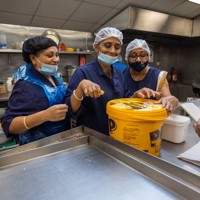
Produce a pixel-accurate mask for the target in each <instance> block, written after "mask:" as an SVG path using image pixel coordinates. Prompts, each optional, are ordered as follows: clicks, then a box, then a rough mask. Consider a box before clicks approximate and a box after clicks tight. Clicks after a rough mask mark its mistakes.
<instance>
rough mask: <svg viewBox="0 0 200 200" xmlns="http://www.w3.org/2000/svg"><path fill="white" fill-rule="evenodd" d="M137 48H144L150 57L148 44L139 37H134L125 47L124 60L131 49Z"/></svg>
mask: <svg viewBox="0 0 200 200" xmlns="http://www.w3.org/2000/svg"><path fill="white" fill-rule="evenodd" d="M138 48H142V49H144V50H145V51H146V52H147V53H148V56H149V59H150V48H149V46H148V44H147V43H146V41H145V40H141V39H134V40H133V41H131V42H130V43H129V44H128V46H127V47H126V55H125V60H128V55H129V53H130V52H131V51H132V50H134V49H138Z"/></svg>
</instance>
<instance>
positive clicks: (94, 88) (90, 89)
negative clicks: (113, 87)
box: [78, 80, 102, 98]
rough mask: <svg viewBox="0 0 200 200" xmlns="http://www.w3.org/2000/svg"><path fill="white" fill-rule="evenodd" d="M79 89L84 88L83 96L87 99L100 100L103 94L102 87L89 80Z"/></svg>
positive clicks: (82, 82) (80, 85)
mask: <svg viewBox="0 0 200 200" xmlns="http://www.w3.org/2000/svg"><path fill="white" fill-rule="evenodd" d="M78 87H81V88H82V91H83V94H84V95H85V96H87V97H94V98H98V97H100V96H101V94H102V93H101V88H100V86H99V85H98V84H96V83H94V82H92V81H89V80H82V81H81V82H80V84H79V86H78Z"/></svg>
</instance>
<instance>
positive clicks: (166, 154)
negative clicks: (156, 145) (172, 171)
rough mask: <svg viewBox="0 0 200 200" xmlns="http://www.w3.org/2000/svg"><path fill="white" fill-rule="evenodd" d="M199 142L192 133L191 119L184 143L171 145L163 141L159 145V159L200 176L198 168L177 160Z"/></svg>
mask: <svg viewBox="0 0 200 200" xmlns="http://www.w3.org/2000/svg"><path fill="white" fill-rule="evenodd" d="M199 141H200V138H199V137H198V135H197V134H196V133H195V131H194V128H193V121H192V119H191V123H190V125H189V127H188V135H187V138H186V141H184V142H183V143H180V144H177V143H172V142H168V141H165V140H163V141H162V144H161V155H160V158H162V159H164V160H166V161H168V162H171V163H173V164H175V165H177V166H179V167H181V168H183V169H185V170H187V171H190V172H192V173H194V174H196V175H198V176H200V167H198V166H196V165H194V164H192V163H189V162H186V161H183V160H181V159H179V158H177V156H178V155H179V154H181V153H183V152H185V151H186V150H188V149H190V148H191V147H192V146H194V145H195V144H196V143H198V142H199Z"/></svg>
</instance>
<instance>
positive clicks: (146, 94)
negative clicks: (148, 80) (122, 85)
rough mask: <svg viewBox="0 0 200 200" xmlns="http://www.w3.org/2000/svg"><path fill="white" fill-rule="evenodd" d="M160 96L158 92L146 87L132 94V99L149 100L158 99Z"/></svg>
mask: <svg viewBox="0 0 200 200" xmlns="http://www.w3.org/2000/svg"><path fill="white" fill-rule="evenodd" d="M160 96H161V93H160V92H156V91H154V90H152V89H149V88H146V87H144V88H142V89H140V90H138V91H136V92H134V95H133V97H135V98H142V99H149V98H151V97H156V98H160Z"/></svg>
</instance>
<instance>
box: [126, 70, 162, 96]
mask: <svg viewBox="0 0 200 200" xmlns="http://www.w3.org/2000/svg"><path fill="white" fill-rule="evenodd" d="M160 72H161V71H160V70H159V69H156V68H153V67H150V68H149V70H148V72H147V74H146V76H145V77H144V79H143V80H141V81H135V80H133V78H132V77H131V74H130V68H129V67H128V68H126V69H125V71H124V76H125V79H126V81H127V85H128V86H127V87H128V89H129V90H130V92H131V94H132V95H133V94H134V92H136V91H137V90H140V89H142V88H144V87H147V88H150V89H152V90H155V91H156V88H157V82H158V76H159V74H160Z"/></svg>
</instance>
